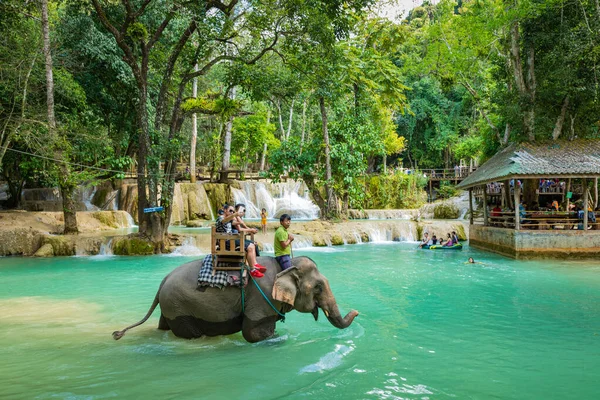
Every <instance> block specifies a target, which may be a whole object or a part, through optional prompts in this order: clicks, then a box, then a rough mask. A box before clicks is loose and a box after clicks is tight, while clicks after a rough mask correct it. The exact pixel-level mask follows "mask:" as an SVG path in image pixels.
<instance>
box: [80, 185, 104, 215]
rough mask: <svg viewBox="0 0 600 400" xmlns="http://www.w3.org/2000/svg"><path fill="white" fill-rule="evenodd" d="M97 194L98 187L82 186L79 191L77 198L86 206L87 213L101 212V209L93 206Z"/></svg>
mask: <svg viewBox="0 0 600 400" xmlns="http://www.w3.org/2000/svg"><path fill="white" fill-rule="evenodd" d="M94 193H96V186H80V187H79V189H78V190H77V197H78V198H79V199H81V202H82V203H83V204H84V205H85V211H99V210H100V208H98V207H96V206H95V205H93V204H92V198H93V197H94Z"/></svg>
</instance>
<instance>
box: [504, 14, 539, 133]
mask: <svg viewBox="0 0 600 400" xmlns="http://www.w3.org/2000/svg"><path fill="white" fill-rule="evenodd" d="M510 39H511V41H510V56H511V66H512V69H513V77H514V80H515V84H516V87H517V91H518V93H519V95H520V96H521V97H522V98H523V99H525V102H524V104H523V105H522V106H521V108H522V112H523V132H524V133H525V135H526V136H527V139H528V140H529V141H531V142H533V141H534V140H535V107H534V106H535V92H536V86H537V84H536V79H535V49H534V47H533V44H532V43H529V44H528V47H527V76H525V74H524V71H523V62H522V60H521V36H520V32H519V22H518V21H514V22H513V23H512V25H511V28H510Z"/></svg>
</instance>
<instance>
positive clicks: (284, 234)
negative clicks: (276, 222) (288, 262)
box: [273, 226, 292, 257]
mask: <svg viewBox="0 0 600 400" xmlns="http://www.w3.org/2000/svg"><path fill="white" fill-rule="evenodd" d="M288 238H289V235H288V231H287V229H285V228H284V227H283V226H280V227H279V228H277V230H276V231H275V241H274V242H275V243H273V247H274V248H275V257H279V256H284V255H286V254H287V255H288V256H289V255H291V254H292V246H291V243H290V244H288V246H287V247H286V248H285V249H284V248H283V247H282V246H281V242H286V241H287V240H288Z"/></svg>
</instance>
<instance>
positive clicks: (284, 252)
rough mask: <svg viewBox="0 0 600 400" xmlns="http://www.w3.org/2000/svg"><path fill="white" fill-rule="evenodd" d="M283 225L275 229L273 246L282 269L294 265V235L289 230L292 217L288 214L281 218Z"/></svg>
mask: <svg viewBox="0 0 600 400" xmlns="http://www.w3.org/2000/svg"><path fill="white" fill-rule="evenodd" d="M279 223H280V224H281V226H280V227H279V228H277V230H276V231H275V238H274V240H273V248H274V249H275V259H276V260H277V262H278V263H279V266H280V267H281V270H282V271H285V270H286V269H288V268H290V267H291V266H292V257H291V254H292V242H293V241H294V235H292V234H291V233H289V232H288V229H289V228H290V225H291V224H292V217H290V216H289V215H287V214H283V215H282V216H281V217H280V218H279Z"/></svg>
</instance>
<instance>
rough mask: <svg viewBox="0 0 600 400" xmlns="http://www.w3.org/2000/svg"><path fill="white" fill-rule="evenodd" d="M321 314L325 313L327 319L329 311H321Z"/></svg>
mask: <svg viewBox="0 0 600 400" xmlns="http://www.w3.org/2000/svg"><path fill="white" fill-rule="evenodd" d="M323 312H324V313H325V316H326V317H327V318H329V311H327V310H323Z"/></svg>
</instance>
